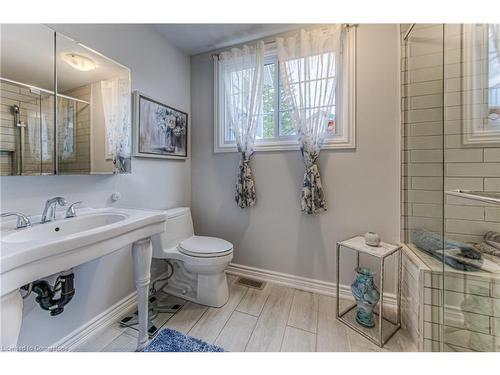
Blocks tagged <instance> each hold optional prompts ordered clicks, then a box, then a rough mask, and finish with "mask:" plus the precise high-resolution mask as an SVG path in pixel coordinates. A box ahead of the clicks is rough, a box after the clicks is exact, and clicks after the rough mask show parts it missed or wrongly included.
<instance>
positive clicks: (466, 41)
mask: <svg viewBox="0 0 500 375" xmlns="http://www.w3.org/2000/svg"><path fill="white" fill-rule="evenodd" d="M462 29H463V32H462V44H463V48H462V55H463V56H462V87H461V91H462V103H463V105H462V128H463V131H462V133H463V134H462V142H463V144H464V145H466V146H469V145H479V146H485V145H489V144H497V143H499V142H500V26H499V25H498V24H489V25H488V24H464V25H462Z"/></svg>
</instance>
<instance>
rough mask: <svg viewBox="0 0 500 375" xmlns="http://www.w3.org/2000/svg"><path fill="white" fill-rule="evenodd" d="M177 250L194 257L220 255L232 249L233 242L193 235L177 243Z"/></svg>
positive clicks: (226, 253) (228, 252)
mask: <svg viewBox="0 0 500 375" xmlns="http://www.w3.org/2000/svg"><path fill="white" fill-rule="evenodd" d="M179 251H180V252H181V253H183V254H186V255H191V256H195V257H221V256H224V255H228V254H230V253H231V252H232V251H233V244H232V243H231V242H228V241H226V240H223V239H221V238H215V237H205V236H193V237H190V238H188V239H187V240H184V241H182V242H181V243H180V244H179Z"/></svg>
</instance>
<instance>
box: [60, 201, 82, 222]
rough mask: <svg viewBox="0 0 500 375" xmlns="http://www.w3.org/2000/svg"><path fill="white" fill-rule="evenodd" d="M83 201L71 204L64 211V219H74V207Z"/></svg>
mask: <svg viewBox="0 0 500 375" xmlns="http://www.w3.org/2000/svg"><path fill="white" fill-rule="evenodd" d="M82 203H83V201H78V202H75V203H72V204H71V205H70V206H69V207H68V209H67V210H66V215H65V216H64V218H65V219H71V218H72V217H76V211H75V206H77V205H79V204H82Z"/></svg>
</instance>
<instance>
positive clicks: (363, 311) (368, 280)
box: [351, 267, 380, 328]
mask: <svg viewBox="0 0 500 375" xmlns="http://www.w3.org/2000/svg"><path fill="white" fill-rule="evenodd" d="M354 271H355V272H356V279H355V280H354V282H353V283H352V284H351V291H352V295H353V297H354V299H355V300H356V303H357V308H356V321H357V322H358V323H359V324H361V325H362V326H364V327H369V328H371V327H374V326H375V321H374V319H373V309H374V308H375V305H376V304H377V302H378V301H379V299H380V293H379V292H378V290H377V288H376V287H375V284H374V282H373V272H372V271H371V270H370V269H369V268H362V267H358V268H356V269H355V270H354Z"/></svg>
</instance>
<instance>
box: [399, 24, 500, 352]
mask: <svg viewBox="0 0 500 375" xmlns="http://www.w3.org/2000/svg"><path fill="white" fill-rule="evenodd" d="M401 51H402V53H401V55H402V56H401V70H402V72H401V73H402V87H401V96H402V215H403V217H402V238H403V240H404V242H405V244H406V245H407V247H408V249H409V250H410V251H411V252H413V253H414V254H415V255H416V256H417V257H418V258H419V259H420V261H421V262H422V264H424V265H425V270H426V274H425V277H424V278H423V279H424V280H423V283H422V287H421V289H422V290H421V293H422V296H423V297H422V301H423V303H422V309H421V310H420V311H421V315H422V316H421V317H420V320H421V321H422V324H421V327H420V330H421V334H422V336H423V340H422V342H423V348H424V350H431V351H500V25H497V24H412V25H409V24H406V25H401Z"/></svg>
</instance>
